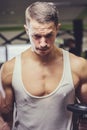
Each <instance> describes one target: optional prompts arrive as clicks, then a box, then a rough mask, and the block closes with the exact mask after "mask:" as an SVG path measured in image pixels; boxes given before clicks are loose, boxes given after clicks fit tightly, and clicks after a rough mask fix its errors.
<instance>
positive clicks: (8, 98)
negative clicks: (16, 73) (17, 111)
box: [0, 63, 14, 113]
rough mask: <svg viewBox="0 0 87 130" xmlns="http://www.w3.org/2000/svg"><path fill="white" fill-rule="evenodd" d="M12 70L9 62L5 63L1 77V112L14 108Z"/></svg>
mask: <svg viewBox="0 0 87 130" xmlns="http://www.w3.org/2000/svg"><path fill="white" fill-rule="evenodd" d="M11 76H12V75H11V70H10V69H9V67H8V63H7V64H5V65H3V68H2V71H1V77H0V85H1V86H0V88H1V91H0V112H1V113H8V112H10V111H11V110H12V108H13V102H14V94H13V90H12V85H11Z"/></svg>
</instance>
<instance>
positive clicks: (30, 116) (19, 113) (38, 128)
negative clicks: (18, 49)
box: [12, 50, 75, 130]
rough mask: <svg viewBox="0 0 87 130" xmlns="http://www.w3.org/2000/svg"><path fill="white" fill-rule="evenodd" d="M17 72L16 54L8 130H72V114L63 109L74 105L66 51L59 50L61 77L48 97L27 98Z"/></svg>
mask: <svg viewBox="0 0 87 130" xmlns="http://www.w3.org/2000/svg"><path fill="white" fill-rule="evenodd" d="M21 71H22V66H21V54H20V55H18V56H17V57H16V61H15V67H14V72H13V78H12V86H13V89H14V93H15V103H14V117H13V128H12V130H72V129H73V125H72V113H71V112H70V111H68V110H67V105H68V104H70V103H74V98H75V89H74V85H73V79H72V74H71V67H70V61H69V52H68V51H65V50H63V74H62V78H61V80H60V83H59V85H58V86H57V87H56V89H55V90H54V91H53V92H52V93H50V94H49V95H46V96H42V97H39V96H34V95H31V94H30V93H29V92H28V91H27V90H26V89H25V87H24V84H23V82H22V75H21ZM32 71H33V70H32Z"/></svg>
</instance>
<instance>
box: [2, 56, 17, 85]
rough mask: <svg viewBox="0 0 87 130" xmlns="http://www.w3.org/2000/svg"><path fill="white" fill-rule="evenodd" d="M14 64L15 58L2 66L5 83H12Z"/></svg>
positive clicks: (3, 81)
mask: <svg viewBox="0 0 87 130" xmlns="http://www.w3.org/2000/svg"><path fill="white" fill-rule="evenodd" d="M14 64H15V58H13V59H12V60H9V61H7V62H5V63H4V64H3V65H2V67H1V78H2V83H4V84H10V83H11V80H12V74H13V69H14Z"/></svg>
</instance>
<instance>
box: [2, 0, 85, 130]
mask: <svg viewBox="0 0 87 130" xmlns="http://www.w3.org/2000/svg"><path fill="white" fill-rule="evenodd" d="M25 16H26V25H24V27H25V29H26V33H27V35H28V36H29V39H30V42H31V47H30V48H29V49H27V50H26V51H24V52H23V53H21V54H20V55H18V56H17V57H16V58H13V59H12V60H10V61H7V62H6V63H4V65H3V66H2V72H1V81H2V86H3V89H4V92H5V98H4V97H3V96H2V100H1V101H2V102H1V103H2V105H1V106H0V110H1V112H4V113H5V112H8V111H11V110H12V107H13V104H14V117H13V129H12V130H72V129H73V126H72V113H71V112H69V111H67V108H66V107H67V105H68V104H70V103H74V100H75V90H77V89H78V92H79V93H78V92H77V93H78V94H77V95H78V98H79V100H80V101H81V102H82V103H85V104H86V103H87V61H86V60H85V59H83V58H81V57H77V56H75V55H73V54H71V53H69V52H67V51H64V50H63V49H60V48H57V47H56V46H55V39H56V35H57V33H58V31H59V28H60V23H59V17H58V11H57V9H56V7H55V5H54V4H53V3H48V2H35V3H33V4H31V5H30V6H29V7H28V8H27V9H26V13H25Z"/></svg>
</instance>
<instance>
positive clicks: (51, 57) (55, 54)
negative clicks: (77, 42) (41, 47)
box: [31, 47, 61, 64]
mask: <svg viewBox="0 0 87 130" xmlns="http://www.w3.org/2000/svg"><path fill="white" fill-rule="evenodd" d="M60 54H61V51H60V49H59V48H57V47H54V48H53V50H52V51H51V52H50V53H48V54H47V55H45V56H40V55H38V54H36V53H35V52H32V51H31V57H32V58H33V59H34V60H36V61H39V62H41V63H43V64H48V63H51V62H53V61H54V60H55V59H56V58H58V57H59V56H60Z"/></svg>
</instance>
